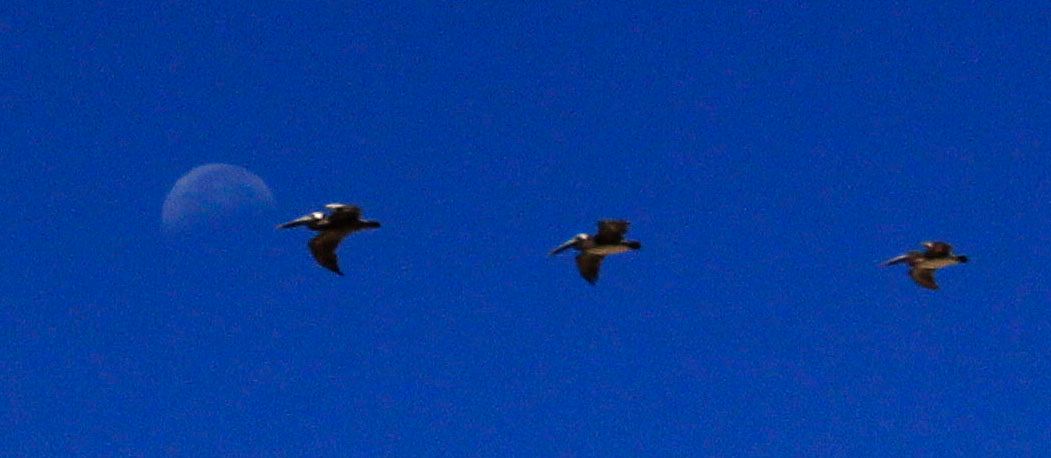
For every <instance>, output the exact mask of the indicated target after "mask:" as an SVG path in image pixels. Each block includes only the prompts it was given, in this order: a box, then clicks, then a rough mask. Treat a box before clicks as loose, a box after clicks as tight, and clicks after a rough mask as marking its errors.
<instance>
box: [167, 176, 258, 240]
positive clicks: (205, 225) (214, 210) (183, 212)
mask: <svg viewBox="0 0 1051 458" xmlns="http://www.w3.org/2000/svg"><path fill="white" fill-rule="evenodd" d="M273 203H274V196H273V194H271V193H270V188H268V187H267V186H266V182H264V181H263V179H262V178H259V177H258V176H257V175H255V174H254V173H252V172H250V171H248V169H245V168H244V167H239V166H236V165H230V164H206V165H201V166H198V167H194V168H193V170H190V171H189V172H188V173H187V174H186V175H183V176H182V177H181V178H179V180H178V181H176V182H175V185H174V186H172V189H171V191H169V192H168V197H166V198H165V199H164V206H163V208H162V209H161V225H162V227H163V228H164V230H165V231H167V232H169V233H190V232H202V231H209V230H223V229H226V228H229V227H235V226H237V225H238V224H239V223H243V222H244V221H245V218H253V217H256V216H261V215H263V214H265V213H266V210H267V209H269V208H271V207H272V206H273Z"/></svg>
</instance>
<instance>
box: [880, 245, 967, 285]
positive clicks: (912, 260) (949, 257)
mask: <svg viewBox="0 0 1051 458" xmlns="http://www.w3.org/2000/svg"><path fill="white" fill-rule="evenodd" d="M923 247H924V248H926V250H925V251H910V252H908V253H905V254H903V255H900V256H895V257H893V258H891V259H888V260H887V261H885V262H884V263H883V265H884V266H893V265H895V264H902V263H904V264H906V265H908V266H909V277H912V280H913V281H915V282H916V284H918V285H920V286H922V287H924V288H927V289H932V290H933V289H938V284H937V283H935V281H934V271H936V270H938V269H942V268H945V267H949V266H954V265H957V264H965V263H967V261H968V260H969V259H968V258H967V256H964V255H957V254H953V252H952V245H949V244H948V243H945V242H923Z"/></svg>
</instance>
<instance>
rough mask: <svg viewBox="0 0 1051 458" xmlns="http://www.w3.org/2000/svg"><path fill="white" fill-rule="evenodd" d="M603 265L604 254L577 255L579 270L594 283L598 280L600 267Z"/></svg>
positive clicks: (582, 275)
mask: <svg viewBox="0 0 1051 458" xmlns="http://www.w3.org/2000/svg"><path fill="white" fill-rule="evenodd" d="M601 266H602V256H599V255H597V254H587V253H581V254H579V255H577V270H579V271H580V276H581V277H584V279H585V280H587V281H588V283H591V284H592V285H594V284H595V282H596V281H598V269H599V267H601Z"/></svg>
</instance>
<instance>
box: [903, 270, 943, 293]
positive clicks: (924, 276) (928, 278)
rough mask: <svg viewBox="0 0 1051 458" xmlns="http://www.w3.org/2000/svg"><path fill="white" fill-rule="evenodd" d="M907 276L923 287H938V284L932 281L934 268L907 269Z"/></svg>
mask: <svg viewBox="0 0 1051 458" xmlns="http://www.w3.org/2000/svg"><path fill="white" fill-rule="evenodd" d="M909 276H910V277H912V279H913V280H914V281H915V282H916V284H918V285H920V286H922V287H924V288H927V289H938V284H937V283H935V282H934V269H909Z"/></svg>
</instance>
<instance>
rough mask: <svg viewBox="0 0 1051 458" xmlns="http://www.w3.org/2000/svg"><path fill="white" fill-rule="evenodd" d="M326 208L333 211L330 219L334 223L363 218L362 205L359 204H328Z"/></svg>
mask: <svg viewBox="0 0 1051 458" xmlns="http://www.w3.org/2000/svg"><path fill="white" fill-rule="evenodd" d="M325 208H327V209H329V210H331V211H332V214H331V215H329V217H328V219H329V220H330V221H332V222H333V223H334V224H339V223H343V222H346V221H357V220H359V219H361V207H358V206H357V205H344V204H328V205H325Z"/></svg>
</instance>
